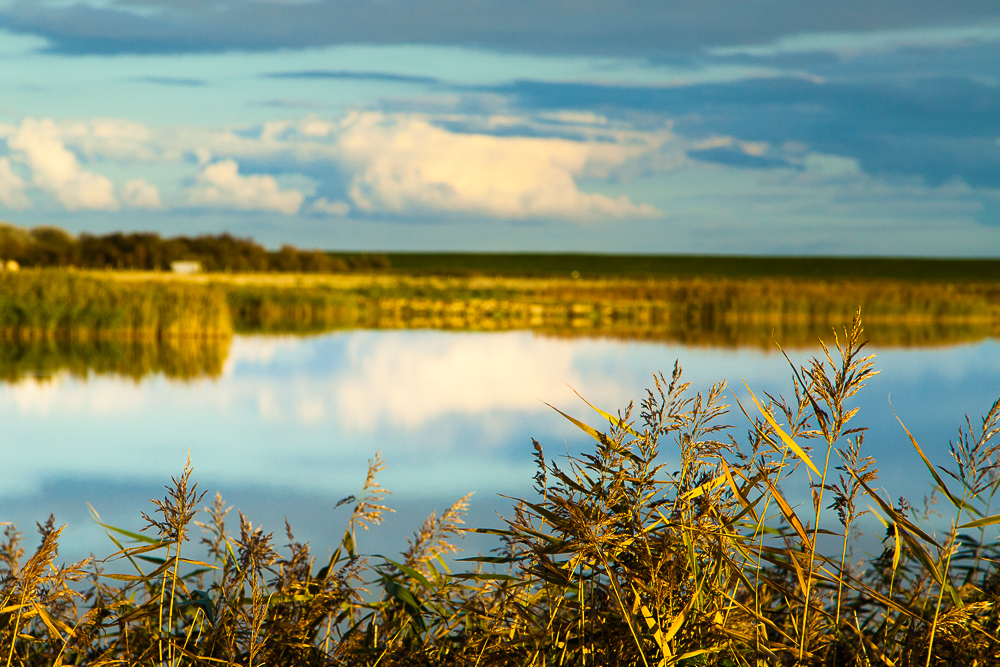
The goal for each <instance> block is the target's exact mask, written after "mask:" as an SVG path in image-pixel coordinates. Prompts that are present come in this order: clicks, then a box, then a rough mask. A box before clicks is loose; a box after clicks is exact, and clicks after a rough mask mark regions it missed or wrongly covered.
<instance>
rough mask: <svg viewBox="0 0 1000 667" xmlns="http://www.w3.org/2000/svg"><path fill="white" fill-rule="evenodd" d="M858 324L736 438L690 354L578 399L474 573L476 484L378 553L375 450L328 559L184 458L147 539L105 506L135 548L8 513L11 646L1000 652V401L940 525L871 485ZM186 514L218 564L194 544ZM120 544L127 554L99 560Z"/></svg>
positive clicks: (843, 661)
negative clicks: (640, 392)
mask: <svg viewBox="0 0 1000 667" xmlns="http://www.w3.org/2000/svg"><path fill="white" fill-rule="evenodd" d="M861 336H862V330H861V325H860V320H859V319H855V320H854V322H853V324H852V326H851V327H850V328H849V329H848V330H846V331H845V332H844V335H843V337H841V338H839V339H837V340H836V341H835V342H836V345H835V346H833V347H831V348H830V349H827V348H826V347H824V348H823V353H822V354H821V355H820V356H818V357H816V358H814V359H812V360H811V361H809V362H808V363H807V364H805V365H804V366H802V367H794V366H793V367H791V368H790V371H791V376H792V380H791V384H792V387H791V391H790V396H792V397H793V398H792V399H791V400H789V401H784V400H782V399H779V398H775V397H772V396H768V395H754V394H753V392H752V391H751V392H750V396H751V400H750V402H749V403H748V404H745V405H740V406H739V408H740V412H741V413H743V414H744V415H745V417H746V422H745V424H746V426H749V430H748V431H747V432H746V435H745V436H742V437H738V430H737V429H734V428H733V427H730V426H727V425H726V422H727V421H728V420H729V419H730V418H731V413H729V410H728V406H727V405H725V403H724V401H725V400H726V399H725V397H726V393H727V391H726V385H725V383H724V382H720V383H718V384H716V385H715V386H713V387H712V388H711V389H710V390H708V391H707V392H704V393H697V394H692V393H691V392H690V391H689V387H688V385H687V384H686V383H685V382H684V380H683V376H682V372H681V369H680V367H679V366H676V367H675V369H674V372H673V373H672V374H671V375H670V376H664V375H662V374H661V375H657V376H655V378H654V380H655V381H654V387H653V388H652V389H651V390H650V391H649V392H648V393H647V395H646V397H645V398H644V399H643V400H642V401H641V402H640V404H639V405H638V406H634V405H631V404H630V405H629V406H627V407H626V408H625V409H623V410H622V411H621V412H619V413H617V414H611V413H608V412H605V411H603V410H600V409H598V408H596V407H595V408H594V410H595V415H596V416H595V419H596V420H597V421H598V422H600V423H601V425H602V427H601V428H594V427H592V426H590V425H588V424H586V423H585V422H583V421H580V420H578V419H576V418H574V417H570V416H568V415H565V416H566V417H567V419H570V420H571V421H572V422H573V423H574V424H575V425H576V426H578V427H579V428H580V429H581V431H582V433H583V434H584V435H585V436H586V437H587V438H588V439H589V440H590V441H591V444H592V448H591V449H589V450H588V451H587V452H586V453H584V454H583V455H581V456H579V457H565V458H563V459H562V460H560V461H558V462H557V461H553V460H550V459H548V458H546V456H545V452H544V449H543V448H542V446H541V445H540V444H539V443H537V442H536V443H535V458H536V463H537V472H536V474H535V477H534V480H535V489H534V494H533V495H532V496H531V497H529V498H525V499H521V500H518V501H516V504H515V505H514V506H513V508H512V509H511V511H510V513H509V514H508V515H507V516H506V517H505V518H504V523H505V526H504V528H503V529H475V530H476V532H480V533H487V534H493V535H496V536H497V537H498V538H499V547H498V549H497V550H496V551H495V552H493V553H492V554H491V555H488V556H482V555H480V556H477V557H472V558H465V559H462V560H459V561H452V562H453V563H455V562H457V563H460V564H462V566H463V567H466V566H467V567H470V568H471V569H469V570H468V571H465V572H458V573H453V572H452V570H451V569H450V567H449V564H448V561H447V560H446V559H445V556H447V555H448V554H449V553H451V552H453V551H455V544H454V537H455V536H457V535H459V534H461V531H462V529H461V523H462V517H463V514H464V512H465V510H466V507H467V498H462V499H459V500H458V501H457V502H456V503H455V505H453V506H452V507H451V508H449V509H448V510H446V511H445V512H444V513H443V514H442V515H441V516H440V517H439V516H437V515H431V517H429V518H428V520H427V521H426V522H424V524H423V525H422V526H421V527H420V528H419V529H418V530H417V531H416V532H415V533H414V536H413V538H412V539H411V540H410V545H409V547H408V548H407V549H406V550H405V551H404V553H402V554H401V555H399V556H398V557H396V558H388V557H386V556H380V555H379V556H376V555H365V553H364V550H363V548H362V545H363V543H364V533H365V531H367V530H368V528H370V527H374V526H375V525H377V524H378V523H380V521H381V519H382V517H383V516H384V513H385V512H387V511H391V510H389V508H388V507H387V506H386V497H387V491H386V490H385V489H383V488H382V487H381V486H380V485H379V483H378V481H377V478H378V474H379V472H380V471H381V470H382V469H383V467H384V463H383V462H382V461H381V460H380V459H379V458H378V457H377V456H376V457H375V458H374V459H373V460H372V461H371V462H370V464H369V473H368V476H367V478H366V480H365V481H364V484H363V485H362V487H361V491H360V492H359V493H358V494H357V495H356V496H349V497H347V498H344V499H343V500H342V501H340V502H339V503H337V505H336V507H341V506H344V507H345V508H346V509H347V511H349V516H348V517H347V518H346V520H345V521H344V524H343V525H344V532H343V537H342V539H341V541H340V544H339V545H338V546H337V548H336V551H335V552H334V553H333V554H332V556H330V557H329V558H328V559H327V558H323V559H321V560H319V561H316V560H315V559H314V557H313V556H312V555H311V551H310V548H309V545H307V544H302V543H300V542H298V541H296V540H295V538H294V536H293V534H292V531H291V528H289V527H288V526H287V525H286V531H285V532H286V536H287V543H288V545H287V547H286V548H285V549H284V550H283V551H282V552H280V553H279V551H278V550H276V549H275V547H274V544H273V542H274V539H273V537H272V535H271V534H270V533H265V532H264V531H263V530H262V529H261V528H260V527H253V526H252V525H251V524H250V523H249V521H247V520H246V518H245V517H243V516H242V515H239V528H238V530H236V531H234V532H230V524H229V523H227V517H228V515H229V512H230V509H231V508H229V507H228V506H227V505H226V504H225V502H224V501H223V500H222V498H221V497H218V496H216V498H215V500H214V501H213V502H211V503H210V504H209V505H208V506H207V507H204V509H199V508H200V507H201V506H202V498H203V497H204V494H203V493H202V492H199V490H198V488H197V485H196V484H193V483H192V481H191V468H190V462H189V464H188V466H186V467H185V470H184V472H183V474H182V475H181V476H180V477H178V478H176V479H174V480H172V483H171V484H170V485H169V486H168V487H167V495H166V496H165V497H164V498H163V499H162V500H155V501H153V502H154V505H153V509H154V511H153V512H152V513H150V514H147V513H143V515H142V516H143V518H144V519H145V522H146V530H147V531H148V534H147V533H143V534H134V533H129V532H128V531H124V530H122V529H119V528H114V527H111V526H105V528H106V529H107V530H108V535H109V537H111V539H112V540H114V543H115V546H116V547H117V550H116V551H115V552H114V553H113V554H111V555H110V556H108V557H106V558H104V559H101V560H99V561H94V560H86V561H83V562H80V563H76V564H73V565H69V566H59V565H57V562H56V553H57V544H58V537H59V532H60V530H61V529H58V528H56V527H55V523H54V521H53V520H52V519H50V520H49V521H48V522H47V523H45V524H42V525H40V533H41V543H40V546H39V547H38V549H37V550H36V551H35V552H34V554H33V555H31V556H30V557H28V558H27V559H25V558H24V553H23V548H22V547H21V535H20V533H18V532H17V531H16V529H15V528H14V527H11V526H8V528H7V529H6V532H5V540H4V541H3V542H2V543H0V660H4V661H5V664H6V665H8V666H9V665H32V666H34V665H46V666H48V665H64V664H88V665H154V664H155V665H206V666H207V665H247V666H250V665H255V664H256V665H293V666H294V665H364V666H365V667H379V666H397V665H400V666H401V665H442V666H443V665H458V666H470V667H472V666H480V665H482V666H490V665H504V666H515V665H517V666H522V665H523V666H528V665H532V666H534V665H581V666H584V665H595V666H597V665H643V666H651V665H655V666H657V667H664V666H667V665H726V666H736V665H743V666H747V665H753V666H754V667H758V666H762V665H831V666H833V665H894V666H895V665H898V666H900V667H904V666H905V667H911V666H915V665H923V666H924V667H926V666H927V665H932V664H933V665H952V666H956V665H998V664H1000V639H998V630H1000V607H998V603H1000V569H998V567H997V563H998V562H1000V544H998V542H997V540H996V530H997V526H998V524H1000V515H997V514H993V513H992V512H993V511H995V508H993V499H994V497H995V494H996V492H997V491H998V490H1000V400H998V401H997V402H996V403H994V404H993V405H992V406H991V407H989V408H988V410H987V412H986V415H985V416H984V417H983V418H982V419H981V420H975V421H972V420H967V421H966V423H965V424H963V425H962V426H961V428H960V429H959V432H958V435H957V438H956V440H955V441H954V442H953V443H952V445H951V454H952V459H953V460H952V464H951V465H950V466H946V467H945V468H943V469H942V470H943V472H942V471H939V470H937V469H935V468H934V467H932V466H931V465H930V464H929V463H928V464H927V468H928V472H929V474H930V476H931V479H932V480H933V483H934V485H935V487H936V489H937V493H939V494H941V495H942V497H943V498H944V499H945V500H946V502H947V503H948V504H949V505H951V508H952V512H951V514H950V515H949V516H948V519H949V521H950V524H949V526H948V528H947V529H946V530H945V531H944V532H943V533H938V532H937V531H935V529H934V528H933V527H932V525H931V524H930V523H929V522H928V516H927V515H926V514H925V513H921V512H919V511H916V510H914V508H913V507H912V506H911V504H910V503H909V502H907V501H906V500H905V499H903V498H899V499H898V500H895V499H894V498H893V496H891V495H890V496H887V495H886V494H885V492H884V491H882V490H879V489H877V478H878V469H877V467H876V462H875V461H874V460H872V459H871V458H869V457H867V456H866V455H865V445H864V428H863V427H861V426H859V425H858V424H857V422H856V417H857V411H858V409H857V408H856V407H852V406H854V405H856V404H857V400H858V399H857V396H858V393H859V392H860V391H861V390H862V389H863V387H864V385H865V383H866V382H867V381H868V380H870V379H871V377H872V376H873V375H874V374H875V373H876V371H875V368H874V360H873V358H872V357H871V356H868V355H866V354H865V353H864V343H863V342H862V338H861ZM901 429H905V427H903V426H902V425H901ZM904 432H905V433H906V434H907V435H908V436H909V437H910V439H911V442H912V445H913V455H914V457H917V458H923V456H924V455H923V451H922V449H921V447H920V445H919V444H918V440H917V439H916V438H915V437H914V436H912V435H910V434H909V432H908V431H904ZM923 460H924V461H925V462H926V458H923ZM668 463H669V465H668ZM794 498H807V499H808V498H811V501H810V500H807V501H806V502H805V503H802V504H796V503H795V502H794V501H793V499H794ZM336 507H331V508H330V511H331V512H333V511H334V510H335V509H336ZM867 513H871V514H872V515H874V516H875V517H877V518H878V519H879V520H880V521H881V522H882V523H883V525H884V526H885V529H886V532H885V540H884V541H883V545H884V550H883V551H882V553H880V554H878V555H876V556H874V557H871V558H870V559H868V560H863V559H862V560H860V561H858V560H857V559H858V554H856V553H852V550H853V545H854V544H855V539H856V536H857V534H858V520H859V518H860V517H861V516H862V515H864V514H867ZM199 515H201V516H202V517H204V520H203V521H201V522H197V521H195V518H196V517H198V516H199ZM95 516H96V515H95ZM101 525H104V524H101ZM194 527H198V528H201V530H202V535H203V537H202V538H201V542H202V545H203V550H204V551H206V552H207V556H206V557H205V560H201V559H198V558H192V557H191V554H190V547H188V546H186V545H187V542H188V541H189V540H190V538H191V535H190V531H191V530H192V529H193V528H194ZM359 528H363V529H364V530H359ZM122 538H129V539H132V540H133V544H137V545H138V546H128V547H126V546H123V545H122V542H121V539H122ZM108 563H116V564H118V565H127V566H129V568H130V570H131V571H130V572H129V573H128V574H103V573H102V569H101V568H103V567H104V566H105V565H106V564H108ZM466 564H467V565H466Z"/></svg>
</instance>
